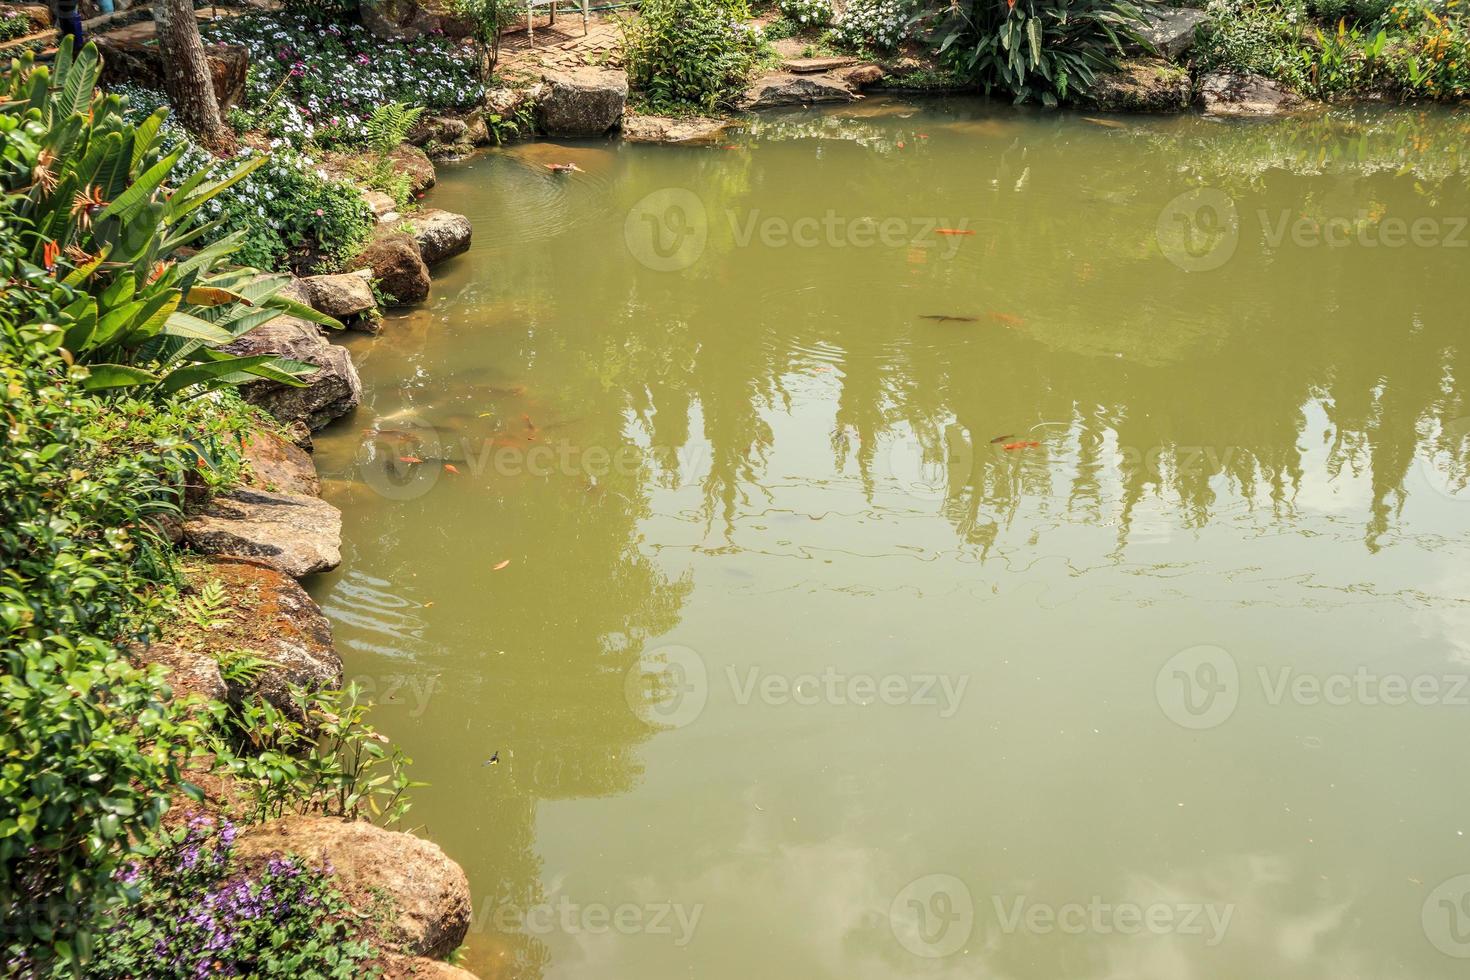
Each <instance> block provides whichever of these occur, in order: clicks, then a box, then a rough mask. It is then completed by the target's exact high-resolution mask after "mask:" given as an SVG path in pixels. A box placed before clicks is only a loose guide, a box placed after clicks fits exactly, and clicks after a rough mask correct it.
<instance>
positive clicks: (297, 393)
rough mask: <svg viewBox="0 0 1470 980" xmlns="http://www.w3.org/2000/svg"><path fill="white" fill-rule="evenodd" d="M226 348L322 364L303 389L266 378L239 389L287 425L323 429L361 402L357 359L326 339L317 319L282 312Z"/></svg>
mask: <svg viewBox="0 0 1470 980" xmlns="http://www.w3.org/2000/svg"><path fill="white" fill-rule="evenodd" d="M221 349H222V350H224V351H225V352H226V353H229V354H237V355H240V356H242V357H249V356H251V355H255V354H273V355H275V356H277V357H286V358H290V359H292V360H295V361H306V362H307V363H309V364H315V365H316V366H317V367H318V368H320V370H319V371H317V372H316V373H315V374H313V375H310V376H309V377H307V378H306V379H305V381H306V387H304V388H292V387H290V386H288V385H284V384H281V383H279V382H276V381H264V380H262V381H253V382H251V383H250V384H247V385H245V386H244V387H242V388H241V389H240V393H241V395H242V396H243V397H244V398H245V400H246V401H247V402H250V403H251V404H252V405H259V406H260V407H261V408H264V409H265V410H266V411H267V412H269V413H271V414H272V415H274V416H275V417H276V418H277V419H280V420H281V421H282V422H285V423H286V424H287V425H290V424H291V423H293V422H298V421H300V422H305V423H306V424H307V425H308V426H309V427H310V428H312V429H313V430H315V429H320V428H321V427H322V426H324V425H326V424H327V423H328V422H330V421H332V419H335V418H337V417H338V416H341V415H346V414H347V413H348V412H350V411H352V410H353V409H354V408H356V407H357V403H358V402H359V401H361V400H362V382H361V381H360V380H358V377H357V369H356V368H355V367H353V366H352V358H351V357H350V356H348V354H347V351H346V350H344V349H342V348H341V347H334V346H332V345H331V344H329V343H327V341H326V338H324V337H323V336H322V333H321V330H320V329H319V328H318V327H317V326H316V324H314V323H308V322H307V321H305V320H301V319H298V318H296V317H293V316H278V317H276V318H275V319H274V320H271V321H269V322H268V323H265V324H263V325H261V326H259V327H256V328H255V329H254V330H252V331H250V332H249V333H247V334H246V335H245V336H243V337H241V338H240V339H239V340H236V341H234V342H233V343H231V344H229V345H228V346H226V347H223V348H221Z"/></svg>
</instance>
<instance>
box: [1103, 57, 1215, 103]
mask: <svg viewBox="0 0 1470 980" xmlns="http://www.w3.org/2000/svg"><path fill="white" fill-rule="evenodd" d="M1190 95H1191V93H1190V83H1189V72H1188V71H1186V70H1185V69H1184V68H1183V67H1181V66H1179V65H1175V64H1171V63H1169V62H1167V61H1165V60H1163V59H1162V58H1135V59H1134V60H1132V61H1125V62H1123V64H1122V65H1120V66H1119V68H1118V70H1117V71H1113V72H1107V73H1106V74H1102V75H1098V76H1097V78H1096V79H1094V80H1093V83H1092V88H1091V89H1090V90H1089V91H1088V92H1087V94H1086V96H1084V97H1083V102H1084V103H1085V104H1087V105H1090V106H1093V107H1094V108H1097V109H1103V110H1106V111H1109V112H1178V111H1179V110H1181V109H1185V108H1188V106H1189V103H1190Z"/></svg>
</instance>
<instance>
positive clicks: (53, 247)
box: [41, 242, 61, 272]
mask: <svg viewBox="0 0 1470 980" xmlns="http://www.w3.org/2000/svg"><path fill="white" fill-rule="evenodd" d="M60 255H61V246H60V245H58V244H56V243H55V242H47V243H46V247H45V248H43V249H41V264H42V265H43V266H45V267H46V271H47V272H50V271H51V270H52V269H55V268H56V259H57V258H58V257H59V256H60Z"/></svg>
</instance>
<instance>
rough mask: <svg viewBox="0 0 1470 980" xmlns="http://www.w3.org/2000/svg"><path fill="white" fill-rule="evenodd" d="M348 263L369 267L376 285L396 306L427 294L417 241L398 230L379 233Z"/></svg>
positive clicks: (426, 276)
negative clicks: (376, 282)
mask: <svg viewBox="0 0 1470 980" xmlns="http://www.w3.org/2000/svg"><path fill="white" fill-rule="evenodd" d="M352 264H353V265H355V266H356V267H357V268H360V269H363V268H365V269H371V270H372V275H373V278H374V279H376V280H377V281H378V288H379V289H381V290H382V291H383V292H384V293H387V294H388V295H389V296H391V297H392V302H393V303H395V304H397V305H399V306H408V305H410V304H412V303H422V302H423V301H424V300H426V299H428V298H429V267H428V266H426V265H425V264H424V257H423V253H422V252H420V251H419V243H418V242H416V241H415V240H414V239H413V238H411V237H409V236H408V235H405V234H404V233H402V232H387V233H385V234H382V235H380V236H379V237H378V238H377V239H375V240H374V241H373V243H372V244H371V245H369V246H368V247H367V248H365V249H363V251H362V254H361V255H359V256H358V257H357V258H356V259H354V260H353V262H352Z"/></svg>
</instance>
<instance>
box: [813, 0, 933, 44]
mask: <svg viewBox="0 0 1470 980" xmlns="http://www.w3.org/2000/svg"><path fill="white" fill-rule="evenodd" d="M918 20H919V12H918V8H917V7H916V5H915V4H914V3H913V2H912V0H850V2H849V3H848V4H847V9H846V10H845V11H843V14H842V16H841V17H839V18H837V23H836V25H835V26H834V27H833V28H832V37H833V40H835V41H836V42H837V43H838V44H841V45H843V46H845V47H848V48H851V49H854V50H858V51H875V52H882V51H892V50H893V49H894V48H896V47H898V45H899V44H900V43H902V42H903V41H905V40H907V39H908V37H909V34H910V32H911V31H912V30H913V28H914V25H915V24H916V23H917V22H918Z"/></svg>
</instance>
